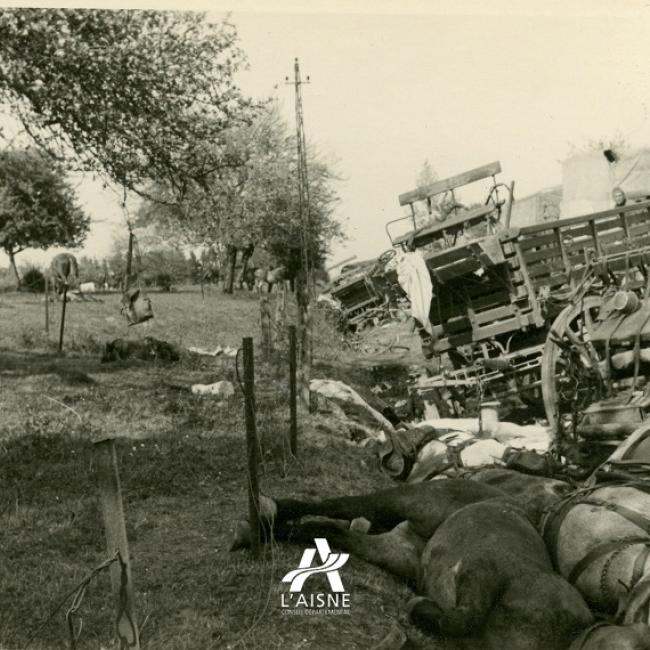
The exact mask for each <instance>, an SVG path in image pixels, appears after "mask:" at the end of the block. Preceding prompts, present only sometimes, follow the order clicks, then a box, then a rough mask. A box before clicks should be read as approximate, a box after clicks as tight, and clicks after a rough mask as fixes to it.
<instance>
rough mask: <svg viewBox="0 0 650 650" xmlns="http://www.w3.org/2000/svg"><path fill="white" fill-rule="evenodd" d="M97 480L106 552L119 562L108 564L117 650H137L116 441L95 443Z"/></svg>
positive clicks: (129, 562)
mask: <svg viewBox="0 0 650 650" xmlns="http://www.w3.org/2000/svg"><path fill="white" fill-rule="evenodd" d="M94 447H95V449H94V451H95V463H96V467H97V478H98V482H99V491H100V495H101V502H102V511H103V513H104V529H105V531H106V550H107V552H108V555H109V557H113V556H114V555H115V553H119V560H118V561H117V562H114V563H113V564H111V568H110V572H111V587H112V590H113V599H114V603H115V611H116V612H117V616H116V619H115V630H116V634H117V637H118V640H119V642H120V650H127V649H128V650H131V649H135V650H140V638H139V634H138V625H137V622H136V618H135V603H134V598H133V579H132V577H131V560H130V556H129V545H128V542H127V538H126V525H125V523H124V508H123V506H122V490H121V488H120V475H119V472H118V469H117V454H116V452H115V440H113V438H107V439H104V440H98V441H96V442H95V445H94Z"/></svg>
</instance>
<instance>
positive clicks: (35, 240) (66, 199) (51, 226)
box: [0, 150, 90, 288]
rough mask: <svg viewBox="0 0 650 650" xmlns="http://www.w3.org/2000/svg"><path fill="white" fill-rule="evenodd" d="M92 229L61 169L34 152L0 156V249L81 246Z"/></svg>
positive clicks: (17, 250) (11, 252)
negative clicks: (89, 229)
mask: <svg viewBox="0 0 650 650" xmlns="http://www.w3.org/2000/svg"><path fill="white" fill-rule="evenodd" d="M89 225H90V219H89V217H88V216H87V215H86V214H85V213H84V212H83V211H82V210H81V208H79V207H78V205H77V203H76V196H75V192H74V190H73V189H72V187H71V186H70V185H69V184H68V182H67V180H66V178H65V174H64V171H63V170H62V169H61V167H60V166H58V165H56V164H55V163H53V162H52V161H51V160H49V159H47V158H46V157H45V156H44V155H43V154H41V153H37V152H35V151H31V150H5V151H2V152H0V246H1V247H2V249H3V250H4V251H5V253H6V254H7V255H8V256H9V261H10V263H11V267H12V269H13V271H14V274H15V276H16V282H17V285H18V288H20V285H21V280H20V274H19V273H18V269H17V268H16V261H15V256H16V255H18V253H20V252H21V251H23V250H25V249H26V248H43V249H45V248H49V247H50V246H79V245H80V244H81V242H82V241H83V240H84V238H85V236H86V233H87V232H88V228H89Z"/></svg>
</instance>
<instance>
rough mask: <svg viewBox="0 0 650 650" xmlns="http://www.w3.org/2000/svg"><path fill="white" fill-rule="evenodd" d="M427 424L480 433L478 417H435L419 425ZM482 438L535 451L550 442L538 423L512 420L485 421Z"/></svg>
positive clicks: (542, 448) (434, 426) (546, 431)
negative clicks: (516, 422)
mask: <svg viewBox="0 0 650 650" xmlns="http://www.w3.org/2000/svg"><path fill="white" fill-rule="evenodd" d="M425 425H428V426H430V427H433V428H434V429H450V430H453V431H466V432H467V433H471V434H472V435H474V436H478V435H479V433H480V424H479V420H478V418H435V419H431V420H423V421H422V422H420V423H419V426H425ZM482 437H483V438H494V439H495V440H497V441H498V442H501V443H503V444H506V445H508V446H509V447H516V448H524V447H525V448H526V449H531V450H535V451H547V450H548V448H549V445H550V443H551V434H550V432H549V430H548V429H547V428H546V427H543V426H542V425H540V424H529V425H525V426H522V425H519V424H514V423H513V422H498V421H492V420H491V421H489V422H485V423H484V426H483V435H482Z"/></svg>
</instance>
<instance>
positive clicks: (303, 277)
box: [285, 58, 313, 410]
mask: <svg viewBox="0 0 650 650" xmlns="http://www.w3.org/2000/svg"><path fill="white" fill-rule="evenodd" d="M293 69H294V80H293V81H289V77H286V78H285V82H286V83H289V84H291V85H293V86H294V90H295V98H296V99H295V103H296V149H297V152H296V153H297V159H296V167H297V182H298V207H299V212H300V266H301V268H300V273H299V274H298V277H297V281H296V302H297V304H298V309H297V321H296V329H297V333H298V341H299V347H300V364H299V373H298V376H299V381H300V400H301V402H302V405H303V407H305V408H306V409H307V410H309V378H310V375H311V338H312V337H311V314H310V311H309V301H310V299H311V293H312V269H311V267H312V260H311V246H312V243H313V242H312V232H311V231H312V228H311V214H310V205H309V177H308V173H307V144H306V139H305V125H304V121H303V112H302V85H303V84H306V83H309V77H307V79H306V80H305V81H303V80H302V78H301V76H300V64H299V62H298V59H297V58H296V59H295V60H294V65H293Z"/></svg>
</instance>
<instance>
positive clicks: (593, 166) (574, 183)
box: [561, 147, 650, 218]
mask: <svg viewBox="0 0 650 650" xmlns="http://www.w3.org/2000/svg"><path fill="white" fill-rule="evenodd" d="M605 154H607V155H605ZM615 187H620V188H621V189H622V190H623V192H625V196H626V197H627V200H628V202H629V201H635V200H641V199H644V198H646V197H650V148H647V147H646V148H642V149H633V150H632V149H627V150H623V151H620V152H619V151H611V150H607V151H606V152H603V151H590V152H587V153H582V154H578V155H575V156H571V157H570V158H567V160H565V161H564V162H563V163H562V204H561V214H562V217H563V218H565V217H576V216H579V215H581V214H588V213H590V212H600V211H601V210H609V209H610V208H613V207H614V202H613V200H612V190H613V189H614V188H615Z"/></svg>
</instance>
